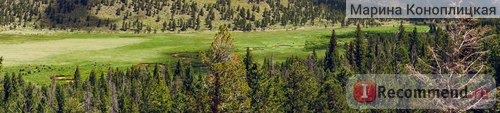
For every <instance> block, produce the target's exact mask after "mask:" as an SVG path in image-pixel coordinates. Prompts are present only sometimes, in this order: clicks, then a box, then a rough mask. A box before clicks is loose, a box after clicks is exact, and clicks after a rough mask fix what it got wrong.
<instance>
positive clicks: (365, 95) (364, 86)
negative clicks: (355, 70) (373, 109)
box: [353, 81, 377, 103]
mask: <svg viewBox="0 0 500 113" xmlns="http://www.w3.org/2000/svg"><path fill="white" fill-rule="evenodd" d="M376 88H377V84H376V83H375V82H373V81H358V82H356V83H355V84H354V92H353V95H354V99H355V100H356V101H358V102H362V103H365V102H373V101H375V98H376V96H377V89H376Z"/></svg>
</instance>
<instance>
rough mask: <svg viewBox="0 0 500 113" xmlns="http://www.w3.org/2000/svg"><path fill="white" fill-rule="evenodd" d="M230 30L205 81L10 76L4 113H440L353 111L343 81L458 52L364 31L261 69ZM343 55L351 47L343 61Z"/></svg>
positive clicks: (132, 75) (132, 71) (194, 76)
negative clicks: (237, 47) (43, 82)
mask: <svg viewBox="0 0 500 113" xmlns="http://www.w3.org/2000/svg"><path fill="white" fill-rule="evenodd" d="M228 29H229V28H227V27H225V26H224V27H220V28H219V32H218V33H217V34H216V35H215V36H214V40H213V42H212V44H211V46H210V49H209V50H207V51H203V52H201V53H200V57H201V60H202V61H201V62H202V63H203V65H204V68H203V69H206V71H207V73H206V74H205V73H203V74H200V73H196V72H195V71H194V69H193V67H192V66H191V65H190V63H189V62H184V61H182V60H179V61H178V62H177V63H176V64H175V65H174V67H172V68H171V67H169V66H167V65H155V66H151V67H147V66H146V67H143V66H139V67H131V68H129V69H126V70H118V69H109V71H108V72H106V73H98V72H91V73H90V75H89V76H88V78H82V77H81V75H80V70H79V68H76V70H75V73H74V77H73V81H72V82H69V83H61V82H58V81H56V78H53V79H52V83H51V84H50V85H48V86H37V85H34V84H32V83H29V82H25V81H24V80H23V79H22V76H21V75H19V74H15V73H7V74H6V75H5V76H4V77H3V79H2V80H1V82H0V84H1V86H2V87H0V89H1V90H0V97H1V98H0V99H1V100H2V101H1V102H0V107H2V109H0V112H42V113H43V112H58V113H65V112H113V113H115V112H393V111H398V112H410V111H411V112H438V111H439V110H354V109H351V108H349V107H348V105H347V102H346V101H347V100H346V98H345V96H346V95H345V94H346V92H345V90H344V89H345V87H346V83H345V82H346V81H347V78H348V77H350V76H353V74H365V73H369V74H395V73H396V74H407V73H411V72H410V70H409V69H408V67H414V68H418V69H419V71H421V72H422V73H438V72H439V71H441V70H436V68H429V67H428V66H425V65H431V66H435V63H436V62H439V61H435V60H433V57H440V59H452V58H455V57H449V56H447V55H449V54H441V53H445V52H440V51H448V50H450V49H449V48H448V47H450V46H452V44H451V42H452V41H451V40H450V39H451V38H449V37H450V34H448V32H450V30H451V28H448V29H441V27H436V28H435V29H434V28H432V29H431V32H418V31H417V29H413V30H412V31H406V30H405V29H404V27H403V26H402V25H401V27H400V29H399V31H398V32H397V33H395V34H385V35H381V34H370V33H368V34H367V33H364V32H363V31H362V29H361V27H359V26H358V29H357V30H356V32H355V33H356V35H355V36H356V39H355V40H354V41H353V42H351V43H349V44H347V45H345V46H346V47H339V46H338V45H337V39H336V35H335V31H332V36H331V37H330V43H329V44H328V46H327V47H325V48H327V51H326V53H325V57H324V58H318V57H317V53H316V52H313V53H311V55H309V56H308V57H307V58H299V57H290V58H288V59H287V60H285V61H284V62H275V61H273V58H272V57H271V58H266V59H265V60H264V62H262V63H257V62H256V61H255V59H254V58H253V57H252V56H253V55H252V50H251V48H248V49H247V51H246V54H244V55H243V56H239V54H236V53H234V50H233V46H234V44H233V37H231V35H230V33H229V31H228ZM498 39H499V38H498V35H497V36H495V37H492V38H489V40H490V41H485V42H481V43H484V44H485V45H484V47H483V48H482V49H486V50H491V52H489V53H488V54H487V55H486V56H487V57H485V58H484V59H481V60H485V61H486V62H487V63H488V69H486V71H483V72H481V73H494V72H495V71H496V72H500V70H498V63H497V62H496V61H497V60H498V58H500V56H499V55H498V50H500V49H498V48H499V46H498V45H500V44H499V43H498V42H500V41H499V40H498ZM433 47H435V49H432V50H430V49H426V48H433ZM339 48H345V49H346V52H345V54H342V53H340V50H339ZM467 51H469V50H467ZM474 51H476V50H474ZM436 54H437V55H436ZM431 55H435V56H431ZM496 77H497V79H498V73H497V75H496ZM400 103H401V105H404V104H405V102H400ZM498 108H499V106H498V104H497V106H496V107H495V108H494V109H491V110H485V111H489V112H495V111H496V112H498Z"/></svg>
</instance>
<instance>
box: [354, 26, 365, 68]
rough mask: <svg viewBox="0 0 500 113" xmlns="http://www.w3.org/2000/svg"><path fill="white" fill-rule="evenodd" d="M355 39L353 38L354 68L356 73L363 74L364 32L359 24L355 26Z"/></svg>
mask: <svg viewBox="0 0 500 113" xmlns="http://www.w3.org/2000/svg"><path fill="white" fill-rule="evenodd" d="M355 37H356V39H355V40H354V43H355V45H354V46H355V47H354V64H355V69H356V71H357V73H358V74H363V73H365V71H364V63H365V62H364V57H365V54H364V50H365V48H364V40H365V37H364V34H363V31H361V26H360V25H359V24H358V26H357V28H356V34H355Z"/></svg>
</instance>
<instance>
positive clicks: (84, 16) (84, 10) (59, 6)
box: [41, 0, 113, 29]
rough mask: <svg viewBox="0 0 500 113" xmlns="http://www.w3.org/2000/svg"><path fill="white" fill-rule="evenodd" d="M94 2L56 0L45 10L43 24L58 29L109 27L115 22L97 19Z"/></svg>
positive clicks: (87, 0)
mask: <svg viewBox="0 0 500 113" xmlns="http://www.w3.org/2000/svg"><path fill="white" fill-rule="evenodd" d="M91 1H92V2H94V0H55V1H54V2H53V3H50V4H49V6H48V7H47V8H46V10H45V15H44V18H42V21H41V22H42V24H41V25H43V26H45V27H49V28H52V29H53V28H56V29H85V28H96V27H108V26H110V25H111V24H112V23H113V22H112V21H111V20H109V19H101V18H98V17H96V16H95V15H96V11H92V10H91V9H94V8H96V7H95V5H92V4H96V3H91Z"/></svg>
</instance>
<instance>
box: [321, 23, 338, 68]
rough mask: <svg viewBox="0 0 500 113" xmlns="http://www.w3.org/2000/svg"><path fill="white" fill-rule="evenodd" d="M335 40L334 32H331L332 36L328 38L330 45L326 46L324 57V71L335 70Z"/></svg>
mask: <svg viewBox="0 0 500 113" xmlns="http://www.w3.org/2000/svg"><path fill="white" fill-rule="evenodd" d="M336 48H337V38H336V36H335V30H332V36H330V44H328V50H327V51H326V55H325V61H324V65H325V67H324V68H325V69H324V70H325V71H327V70H328V71H333V70H334V69H335V65H336V64H335V59H336V57H337V49H336Z"/></svg>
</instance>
